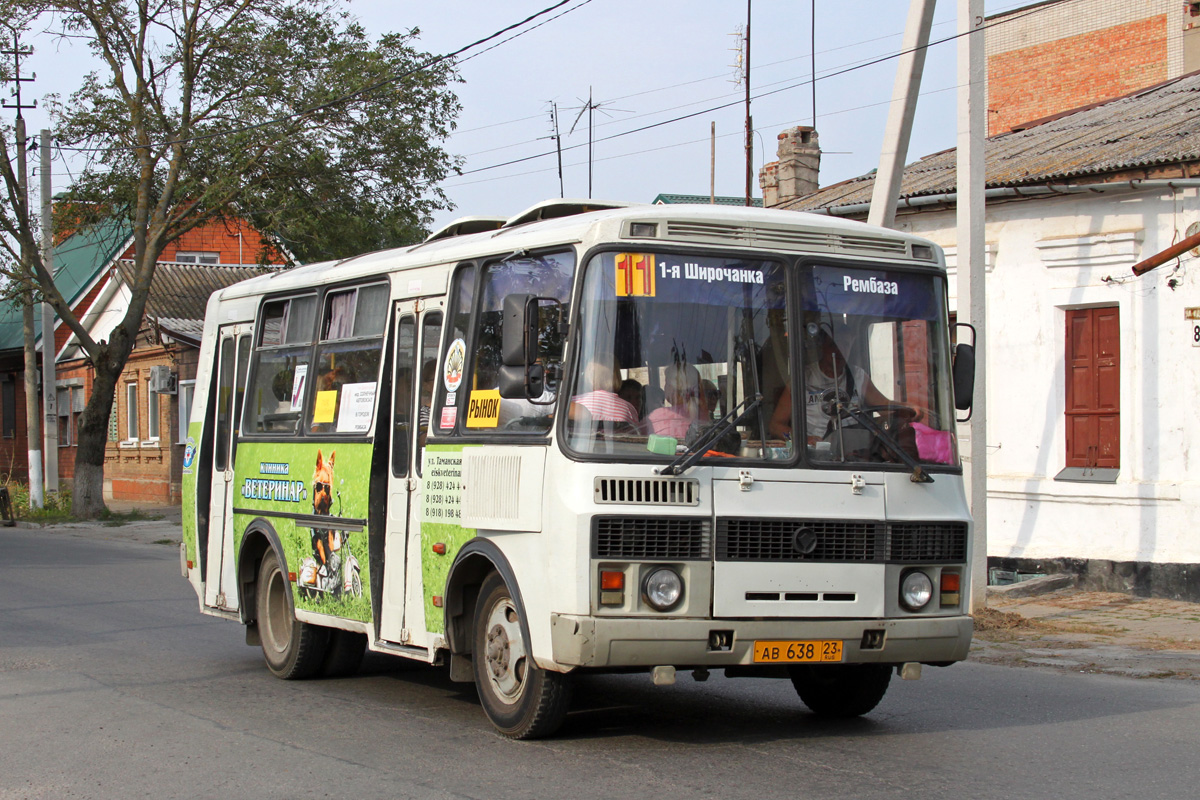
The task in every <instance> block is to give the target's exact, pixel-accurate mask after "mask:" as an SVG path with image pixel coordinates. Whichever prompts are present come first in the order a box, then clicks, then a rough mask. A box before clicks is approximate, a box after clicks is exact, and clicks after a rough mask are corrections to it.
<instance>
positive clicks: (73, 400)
mask: <svg viewBox="0 0 1200 800" xmlns="http://www.w3.org/2000/svg"><path fill="white" fill-rule="evenodd" d="M55 400H56V402H57V404H58V446H59V447H70V446H71V445H77V444H79V438H78V434H79V415H80V412H81V411H82V410H83V387H82V386H62V387H59V388H58V389H57V390H56V391H55Z"/></svg>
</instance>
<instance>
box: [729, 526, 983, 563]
mask: <svg viewBox="0 0 1200 800" xmlns="http://www.w3.org/2000/svg"><path fill="white" fill-rule="evenodd" d="M966 552H967V526H966V524H964V523H961V522H893V523H884V522H871V521H863V520H806V519H762V518H720V519H718V520H717V536H716V553H717V555H716V558H717V560H718V561H823V562H841V563H901V564H917V563H921V564H929V563H961V562H963V561H965V560H966Z"/></svg>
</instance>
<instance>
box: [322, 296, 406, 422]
mask: <svg viewBox="0 0 1200 800" xmlns="http://www.w3.org/2000/svg"><path fill="white" fill-rule="evenodd" d="M387 298H388V286H387V284H374V285H372V286H365V287H361V288H358V289H351V290H349V291H345V292H337V293H333V294H330V295H329V297H328V298H327V300H326V304H325V317H326V323H325V326H324V330H325V336H324V337H322V342H321V344H320V345H318V348H317V362H316V375H315V378H314V380H315V384H314V391H313V393H312V395H311V397H312V403H311V405H310V407H309V410H308V423H309V429H310V430H311V431H312V432H314V433H357V434H363V433H366V432H368V431H369V430H370V428H371V423H372V421H373V419H374V409H375V400H376V398H375V391H376V388H377V387H378V385H379V383H378V382H379V366H380V362H381V360H382V351H383V341H382V340H383V328H384V324H385V313H386V308H387ZM356 318H358V319H357V321H356Z"/></svg>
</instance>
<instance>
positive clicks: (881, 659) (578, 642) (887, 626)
mask: <svg viewBox="0 0 1200 800" xmlns="http://www.w3.org/2000/svg"><path fill="white" fill-rule="evenodd" d="M550 623H551V639H552V644H553V648H554V661H555V662H556V663H557V664H559V665H562V666H565V667H598V668H614V669H615V668H621V667H654V666H662V665H673V666H677V667H684V666H690V667H726V666H738V665H751V664H754V663H755V662H754V642H755V641H765V640H770V641H821V640H833V639H836V640H840V641H842V643H843V647H842V653H843V655H842V660H843V663H851V664H868V663H876V664H878V663H883V664H899V663H903V662H908V661H919V662H923V663H941V662H950V661H962V660H963V659H965V658H966V657H967V651H968V650H969V649H970V647H971V634H972V631H973V629H974V627H973V622H972V619H971V617H969V616H966V615H962V616H952V617H905V618H897V619H852V620H845V619H837V620H804V621H795V620H743V619H715V620H709V619H679V618H641V617H636V618H634V617H620V618H613V617H588V616H576V615H570V614H552V615H551V621H550ZM879 631H882V636H881V635H880V634H879V633H877V632H879ZM868 632H872V633H868ZM714 645H715V646H714ZM864 645H867V646H866V647H864Z"/></svg>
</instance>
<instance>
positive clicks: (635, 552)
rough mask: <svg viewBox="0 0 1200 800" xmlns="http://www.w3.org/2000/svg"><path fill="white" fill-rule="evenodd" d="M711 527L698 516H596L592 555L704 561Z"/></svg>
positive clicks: (635, 558)
mask: <svg viewBox="0 0 1200 800" xmlns="http://www.w3.org/2000/svg"><path fill="white" fill-rule="evenodd" d="M710 531H711V526H710V525H709V521H708V520H707V519H704V518H699V519H698V518H695V517H687V518H684V517H595V518H594V519H593V520H592V557H593V558H620V559H629V560H639V561H645V560H656V559H661V560H671V561H704V560H707V559H708V558H709V557H710V553H711V549H710V547H709V542H710V541H711V539H712V537H711V535H710Z"/></svg>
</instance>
